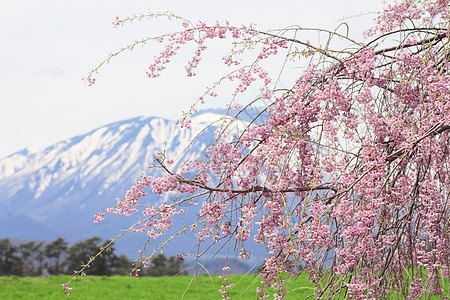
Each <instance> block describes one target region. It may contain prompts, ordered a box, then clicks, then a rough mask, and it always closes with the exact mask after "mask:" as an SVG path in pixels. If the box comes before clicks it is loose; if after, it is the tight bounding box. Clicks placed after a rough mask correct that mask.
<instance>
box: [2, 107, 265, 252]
mask: <svg viewBox="0 0 450 300" xmlns="http://www.w3.org/2000/svg"><path fill="white" fill-rule="evenodd" d="M223 116H224V110H209V111H205V112H203V113H201V114H198V115H195V116H194V117H192V118H191V127H190V128H189V129H185V128H184V129H183V128H180V126H178V125H177V124H176V122H174V121H170V120H166V119H163V118H158V117H138V118H134V119H130V120H125V121H120V122H116V123H112V124H109V125H106V126H103V127H100V128H97V129H95V130H92V131H91V132H89V133H87V134H85V135H80V136H77V137H74V138H71V139H68V140H65V141H62V142H59V143H56V144H54V145H52V146H50V147H47V148H45V149H42V150H30V149H24V150H22V151H19V152H17V153H14V154H12V155H10V156H8V157H5V158H3V159H0V205H1V207H2V209H1V210H0V238H12V239H33V240H47V241H52V240H54V239H56V238H57V237H63V238H66V239H67V240H69V241H70V242H76V241H79V240H81V239H85V238H90V237H92V236H94V235H98V236H100V237H102V238H104V239H108V238H111V237H113V236H116V235H118V234H119V233H120V232H121V230H123V229H126V228H128V227H129V226H131V225H133V224H134V223H135V222H136V221H137V220H138V219H139V218H140V217H141V216H138V215H136V216H133V217H124V216H115V215H114V216H112V215H109V214H107V216H106V217H105V220H104V221H102V222H100V223H99V224H94V223H93V219H92V216H93V215H95V214H96V213H98V212H99V211H101V210H103V209H105V208H108V207H112V206H114V205H115V204H116V198H118V197H119V198H120V197H123V196H124V195H125V193H126V191H127V190H128V188H129V187H131V186H132V185H133V184H134V180H135V178H138V177H139V176H140V174H141V172H142V171H147V169H148V168H147V167H148V166H149V165H150V164H151V163H152V162H153V161H154V156H155V155H156V154H157V153H159V152H160V151H163V150H166V151H165V154H166V157H168V158H171V159H174V160H175V164H176V162H177V161H178V162H182V161H187V160H191V159H194V158H198V157H201V156H202V155H203V154H204V153H205V150H206V149H207V146H208V145H210V144H211V142H212V141H213V140H214V139H215V133H214V130H215V129H216V128H217V127H218V126H220V125H221V124H223V122H216V123H214V121H217V120H218V119H221V118H223ZM257 116H258V118H261V116H260V115H259V114H258V112H257V111H248V112H246V113H245V114H242V115H240V116H239V120H240V121H235V122H233V123H232V126H230V128H229V132H230V131H231V133H234V134H239V132H241V131H242V130H243V129H244V128H245V127H246V126H247V125H248V124H249V123H248V122H249V121H251V120H253V118H254V117H257ZM212 123H214V125H213V126H210V127H208V126H209V125H211V124H212ZM206 127H208V128H207V129H205V128H206ZM194 138H195V139H194ZM150 175H154V174H152V173H150ZM164 197H167V195H161V196H160V195H154V194H151V193H149V194H148V195H147V196H146V197H145V198H146V199H145V201H146V202H147V203H151V204H153V205H154V204H159V203H161V202H162V201H165V200H167V199H166V198H164ZM191 215H192V214H191ZM191 217H192V218H193V219H192V220H187V221H188V222H189V221H193V220H195V218H196V216H195V215H192V216H191ZM180 218H181V217H180ZM177 222H178V223H181V222H182V221H180V220H178V221H177V220H175V219H174V227H177V225H180V224H178V223H177ZM180 226H181V225H180ZM146 239H147V236H146V235H145V234H132V233H130V234H128V235H127V237H126V238H125V239H123V240H119V241H118V242H117V243H116V248H117V252H118V253H125V254H127V255H128V256H129V257H130V258H135V257H136V251H137V250H139V249H141V247H142V245H143V244H144V242H145V241H146ZM194 240H195V237H186V236H183V238H182V239H175V240H173V242H171V247H170V249H169V251H167V249H165V252H166V253H168V254H169V255H174V254H176V253H178V251H179V250H180V249H181V248H183V247H184V248H186V247H188V248H187V249H189V248H190V246H191V245H192V243H193V241H194Z"/></svg>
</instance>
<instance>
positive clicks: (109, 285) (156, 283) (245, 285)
mask: <svg viewBox="0 0 450 300" xmlns="http://www.w3.org/2000/svg"><path fill="white" fill-rule="evenodd" d="M307 276H308V275H307V274H303V275H302V276H300V277H299V278H297V279H295V280H291V282H290V283H289V286H288V290H292V289H294V291H293V292H291V293H289V294H288V295H287V296H286V299H305V298H306V297H307V296H309V295H311V294H312V289H311V288H309V287H311V285H310V283H309V281H308V280H307V279H306V277H307ZM70 278H71V276H50V277H16V276H10V277H0V300H16V299H33V300H34V299H67V300H75V299H96V300H99V299H108V300H112V299H139V298H140V299H152V300H153V299H155V300H160V299H162V300H163V299H180V298H181V296H182V295H183V294H184V293H185V291H186V290H187V291H186V294H185V295H184V298H183V299H221V295H220V293H219V292H218V290H219V289H220V286H221V280H220V279H219V277H218V276H212V277H209V276H206V275H201V276H199V277H197V278H193V277H192V276H177V277H173V278H170V277H167V276H165V277H139V278H135V277H131V276H112V277H106V276H87V277H80V278H79V279H77V280H76V281H75V282H73V283H72V284H71V287H72V288H73V290H72V295H70V296H66V295H64V293H63V290H62V287H61V284H62V283H64V282H67V281H69V280H70ZM228 278H229V280H230V282H232V283H235V284H236V286H235V287H233V288H231V289H229V295H230V297H231V299H257V297H256V287H257V286H259V282H260V279H259V277H254V275H248V276H246V277H244V278H243V275H230V276H228ZM211 280H212V281H213V282H214V283H213V282H212V281H211ZM188 286H189V288H188ZM187 288H188V289H187ZM445 290H446V291H448V279H447V280H446V282H445ZM444 296H445V295H444ZM342 298H343V297H342ZM269 299H273V297H270V298H269ZM310 299H315V297H311V298H310ZM392 299H402V298H401V297H400V298H398V297H397V296H396V295H392ZM421 299H433V300H434V299H442V297H439V296H431V297H430V298H428V297H427V296H425V297H422V298H421Z"/></svg>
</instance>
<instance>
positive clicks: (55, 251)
mask: <svg viewBox="0 0 450 300" xmlns="http://www.w3.org/2000/svg"><path fill="white" fill-rule="evenodd" d="M108 243H109V241H108V240H106V241H104V242H103V241H102V239H101V238H99V237H97V236H94V237H92V238H89V239H85V240H82V241H79V242H77V243H75V244H73V245H72V246H70V247H69V242H68V241H66V240H65V239H63V238H58V239H56V240H54V241H52V242H49V243H45V242H36V241H30V242H26V243H22V244H19V245H16V244H14V243H12V242H11V241H10V240H9V239H0V276H9V275H16V276H45V275H63V274H68V275H72V274H73V270H76V269H78V268H79V266H80V264H83V263H86V262H88V261H89V259H90V256H91V254H92V253H95V252H97V251H98V250H99V248H100V247H105V246H106V245H107V244H108ZM180 267H181V263H180V262H179V261H177V260H176V258H175V257H169V258H167V257H165V256H164V255H159V256H157V257H155V260H154V263H153V264H152V265H150V267H149V268H146V269H145V270H143V271H144V272H142V273H141V274H140V275H148V276H163V275H175V274H177V273H178V272H179V269H180ZM131 268H132V262H131V261H130V260H129V259H128V257H126V256H125V255H123V254H122V255H116V254H115V248H114V247H112V246H110V247H109V249H108V251H104V252H103V255H102V256H101V257H98V258H97V259H96V260H95V263H94V264H93V265H92V266H90V267H89V268H87V269H86V270H85V273H86V274H87V275H106V276H111V275H128V274H129V273H130V270H131Z"/></svg>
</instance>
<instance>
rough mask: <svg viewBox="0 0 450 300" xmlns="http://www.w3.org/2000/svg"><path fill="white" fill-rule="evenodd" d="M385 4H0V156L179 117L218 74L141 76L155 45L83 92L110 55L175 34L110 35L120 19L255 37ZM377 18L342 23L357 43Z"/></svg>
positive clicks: (130, 29)
mask: <svg viewBox="0 0 450 300" xmlns="http://www.w3.org/2000/svg"><path fill="white" fill-rule="evenodd" d="M381 7H382V2H381V0H317V1H311V0H295V1H294V0H293V1H283V0H280V1H274V0H271V1H269V0H250V1H245V0H227V1H221V2H219V1H212V0H209V1H207V0H189V1H186V0H164V1H163V0H161V1H153V0H147V1H144V0H121V1H118V0H77V1H69V0H39V1H37V0H20V1H6V0H0V38H1V42H0V43H1V47H0V145H1V146H0V159H1V158H3V157H5V156H8V155H10V154H12V153H14V152H16V151H19V150H21V149H23V148H25V147H30V148H43V147H46V146H50V145H52V144H54V143H56V142H58V141H61V140H64V139H68V138H71V137H73V136H75V135H80V134H84V133H86V132H88V131H90V130H92V129H94V128H96V127H100V126H102V125H106V124H108V123H112V122H115V121H120V120H124V119H128V118H133V117H136V116H140V115H145V116H161V117H164V118H169V119H173V120H175V119H177V118H179V117H180V115H181V111H182V110H187V109H188V108H189V106H190V105H191V104H192V103H193V102H194V101H195V99H196V97H198V96H200V95H201V94H202V92H203V91H204V87H205V86H206V85H208V84H209V83H211V81H209V82H203V81H204V80H206V79H210V78H211V76H214V74H215V73H214V70H213V69H212V67H211V65H209V64H208V62H206V63H205V66H202V68H203V69H200V70H199V72H200V71H201V70H203V71H204V72H205V73H206V74H205V75H204V77H200V79H197V80H196V81H192V80H189V79H186V77H185V76H184V68H183V65H184V64H183V63H184V61H183V58H182V57H181V58H180V63H179V64H178V65H177V64H174V67H173V68H169V69H168V70H167V72H166V73H164V74H163V76H162V77H161V78H158V79H156V80H154V79H148V78H146V75H145V71H146V69H147V67H148V66H149V65H150V64H151V62H152V58H153V55H154V54H155V53H157V52H155V51H156V50H155V49H157V48H155V46H158V45H156V44H149V45H147V46H146V47H145V48H139V49H137V50H135V51H133V52H127V53H124V54H123V55H122V56H121V57H119V58H118V59H116V60H114V61H112V63H111V64H109V65H107V66H106V67H105V68H103V69H102V71H101V72H100V74H99V75H98V76H97V83H96V84H95V85H93V86H92V87H88V85H87V84H85V83H83V82H82V81H81V79H82V78H83V77H84V76H85V75H86V74H87V73H88V72H89V71H90V70H91V69H93V68H94V67H96V65H97V64H98V63H99V62H100V61H102V59H104V58H105V57H106V56H107V54H108V53H110V52H112V51H114V50H118V49H120V47H121V46H125V45H127V44H128V43H129V42H132V41H133V40H134V39H138V38H142V37H147V36H153V35H158V34H162V33H165V32H167V31H170V28H175V29H178V27H177V26H178V24H177V25H176V26H174V25H173V24H170V23H168V22H165V21H157V20H147V21H143V22H141V23H133V24H127V25H125V26H124V27H120V28H114V27H113V26H112V21H113V20H114V18H115V17H116V16H119V17H121V18H123V17H127V16H130V15H133V14H141V13H143V14H145V13H148V12H163V11H170V12H173V13H174V14H177V15H180V16H183V17H186V18H188V19H190V20H192V21H194V22H196V21H200V20H201V21H206V22H215V21H216V20H217V21H220V22H223V21H225V20H228V21H230V22H231V23H232V24H234V25H242V24H243V25H249V24H250V23H253V24H256V27H257V28H258V29H261V30H265V29H271V28H284V27H287V26H290V25H300V26H302V27H319V28H326V29H331V30H333V29H334V28H335V27H336V26H337V25H338V24H339V23H340V22H341V21H340V20H341V19H342V18H344V17H351V16H355V15H360V14H361V13H367V12H375V11H377V10H379V9H380V8H381ZM373 18H374V15H373V14H372V15H365V16H363V17H354V18H351V19H346V20H345V21H346V22H347V23H349V24H350V26H351V27H350V30H351V32H350V34H351V35H352V36H353V37H355V38H357V39H359V40H362V37H361V33H362V32H363V31H365V30H367V29H368V28H369V27H370V26H371V25H372V24H373V22H372V20H373ZM158 51H160V50H158ZM224 54H225V53H222V54H221V55H222V56H223V55H224ZM186 58H189V56H185V59H186ZM208 66H209V69H208ZM202 80H203V81H202ZM219 105H221V103H220V101H218V102H217V103H214V102H209V103H208V106H211V107H214V106H219Z"/></svg>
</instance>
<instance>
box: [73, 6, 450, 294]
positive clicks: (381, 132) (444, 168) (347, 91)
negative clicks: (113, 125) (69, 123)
mask: <svg viewBox="0 0 450 300" xmlns="http://www.w3.org/2000/svg"><path fill="white" fill-rule="evenodd" d="M449 2H450V1H448V0H419V1H417V0H405V1H403V2H401V3H399V4H395V5H389V6H387V7H386V9H385V10H383V11H382V12H380V13H378V16H377V17H376V25H375V26H374V27H373V28H372V29H370V30H369V31H368V32H366V34H365V36H364V38H363V39H362V40H363V41H362V42H358V41H355V40H353V39H351V38H349V37H348V35H347V34H346V33H345V32H344V33H342V32H341V31H339V30H337V31H335V32H330V31H326V30H318V29H314V31H317V32H318V33H320V34H325V35H328V36H329V40H328V42H327V43H326V45H314V43H313V42H309V41H307V40H302V39H301V38H299V36H301V34H300V33H302V32H304V31H308V30H309V31H311V30H313V29H303V28H299V27H288V28H285V29H283V30H274V31H259V30H258V29H256V28H254V27H253V26H249V27H244V26H241V27H235V26H232V25H231V24H229V23H225V24H219V23H217V24H213V25H208V24H205V23H201V22H200V23H198V24H194V23H191V22H189V21H188V20H185V19H183V18H181V17H178V16H175V15H172V14H169V13H165V14H149V15H140V16H134V17H132V18H127V19H117V20H116V21H115V22H114V23H115V25H116V26H122V25H124V24H125V23H127V22H131V21H134V20H137V19H139V20H140V19H145V18H161V17H166V18H169V19H172V20H173V21H174V22H180V25H181V26H182V28H181V30H180V31H178V32H174V33H169V34H167V35H162V36H157V37H152V38H147V39H143V40H142V41H137V42H135V43H134V44H132V45H130V46H128V47H126V48H124V49H122V50H121V51H119V52H117V53H113V54H111V55H110V56H109V57H108V58H107V59H106V60H105V61H104V62H102V63H101V64H100V66H99V68H100V67H101V66H102V65H103V64H104V63H107V62H109V61H110V60H111V59H112V58H113V57H114V56H115V55H117V54H119V53H120V52H122V51H124V50H127V49H132V48H134V47H135V46H137V45H139V44H144V43H149V42H151V41H153V42H154V43H155V44H158V43H160V44H161V45H163V47H164V50H163V51H162V52H161V53H160V54H159V55H157V56H156V57H155V58H154V60H153V63H152V64H151V65H150V66H149V68H148V71H147V74H148V77H158V76H160V75H161V73H162V72H163V71H164V69H165V68H166V66H167V64H168V63H169V62H170V60H172V59H173V58H174V57H175V56H176V55H177V54H178V52H179V51H180V49H182V48H183V47H188V45H189V47H191V46H192V45H194V46H195V49H196V50H195V53H194V56H193V57H192V58H191V59H190V60H189V61H188V62H187V63H186V67H185V71H186V74H187V76H195V75H196V74H195V72H196V70H197V69H198V66H199V65H200V64H201V61H202V57H203V55H204V53H205V51H206V50H207V43H209V42H210V41H211V40H220V39H226V40H230V44H231V47H230V48H231V50H230V52H228V54H226V55H225V57H224V59H223V60H224V63H225V64H226V65H227V66H229V68H230V72H229V73H228V74H227V75H226V76H223V77H219V79H218V81H216V82H215V83H213V84H212V85H210V86H209V87H208V88H207V90H206V92H205V93H204V94H203V95H201V96H200V97H199V98H198V99H197V102H196V103H194V105H193V106H192V107H191V109H190V111H188V112H187V113H185V114H184V115H183V117H182V118H181V120H179V125H180V126H181V127H189V126H190V118H191V117H192V115H193V114H195V112H196V111H197V110H198V109H201V103H203V102H204V101H208V100H209V98H213V97H215V96H217V93H220V84H221V83H222V82H228V81H229V82H231V83H232V84H234V87H235V90H234V92H233V93H232V94H231V95H230V99H231V101H230V105H229V109H228V113H227V116H225V117H224V118H223V119H221V120H220V123H219V125H216V127H215V130H216V137H217V139H216V140H215V141H214V142H213V143H211V145H210V146H209V148H208V149H207V152H206V154H205V153H200V152H199V155H198V157H197V158H196V159H193V160H190V161H185V162H175V163H174V161H173V158H170V157H166V156H165V155H164V153H161V154H160V155H158V156H157V157H155V163H154V165H152V166H151V168H152V169H157V170H158V172H159V174H160V175H159V176H148V175H147V174H143V175H142V176H141V177H140V178H138V179H137V180H136V184H135V186H133V187H131V188H130V190H129V191H128V192H127V193H126V195H125V196H124V197H123V198H120V199H118V202H117V205H116V206H114V207H112V208H109V209H106V210H105V211H102V212H100V213H98V214H97V215H96V216H95V221H96V222H99V221H101V220H103V218H104V217H105V214H108V213H110V214H117V215H127V216H129V215H133V214H141V215H143V216H145V219H144V220H143V221H141V222H140V223H138V224H136V225H135V226H133V227H131V228H130V229H128V231H135V232H144V233H146V234H147V235H148V236H149V238H150V239H153V238H159V237H161V236H163V235H164V234H165V232H166V231H167V230H168V229H169V228H170V227H171V225H172V219H173V218H177V217H178V216H176V215H177V214H181V215H183V214H185V213H189V211H187V212H184V210H183V209H182V208H181V206H182V205H184V206H186V205H187V204H188V203H191V204H195V202H196V201H198V203H199V204H200V205H199V210H197V212H198V215H199V217H198V220H197V222H196V223H195V224H186V226H185V227H184V228H178V230H179V231H178V233H180V234H181V233H187V232H191V231H193V232H194V233H195V235H196V237H197V239H198V241H199V243H201V242H203V243H207V244H208V246H207V247H206V249H208V247H213V246H215V245H216V246H217V245H218V246H220V247H224V246H226V245H227V244H236V245H238V247H237V248H236V249H237V250H236V251H237V252H238V253H239V256H240V258H241V259H248V258H249V257H250V256H251V253H250V252H249V251H247V250H246V248H245V247H246V245H248V244H249V243H257V244H262V245H264V246H265V247H266V249H267V255H266V257H265V258H264V267H263V268H261V269H260V273H259V276H260V279H261V286H260V287H259V288H258V291H257V292H258V293H259V296H260V299H265V298H269V297H271V298H272V297H273V298H275V299H284V296H285V295H286V294H287V293H288V292H289V291H288V290H287V289H286V282H287V281H288V280H289V278H295V277H296V276H298V275H299V274H300V273H301V272H307V273H308V274H309V277H308V278H309V279H310V280H311V282H312V283H313V284H314V286H315V287H314V290H313V291H312V294H313V295H315V296H316V297H317V298H318V299H331V298H334V297H336V298H339V295H341V297H342V295H345V296H344V297H347V298H351V299H385V298H389V297H391V296H394V295H395V296H396V297H397V296H401V297H404V298H407V299H417V298H419V297H420V296H423V295H430V294H432V295H443V294H446V293H448V286H447V287H445V284H444V278H448V274H449V267H450V255H449V254H450V244H449V243H450V241H449V228H450V218H449V193H450V188H449V183H450V177H449V174H450V173H449V171H450V170H449V164H450V157H449V147H448V146H449V137H450V136H449V129H450V101H449V100H450V72H449V68H450V40H449V38H450V29H449V28H450V27H449V26H450V24H449V21H450V8H449V7H450V6H449ZM280 58H281V60H280ZM277 59H278V61H279V62H280V61H281V64H282V67H281V68H280V69H281V71H280V69H279V70H278V71H273V69H270V67H268V66H269V65H270V63H271V62H273V61H277ZM97 71H98V68H97V69H95V70H94V71H93V72H92V73H90V74H89V76H88V77H87V78H86V80H87V81H88V82H89V83H90V84H93V83H94V82H95V79H94V77H93V76H94V74H95V73H96V72H97ZM283 76H284V77H283ZM281 77H283V78H284V80H285V81H284V84H283V85H281V84H280V82H281V79H280V78H281ZM290 79H292V80H291V81H289V80H290ZM286 82H290V85H289V86H287V85H286ZM254 87H256V88H257V90H258V91H259V94H258V97H257V98H256V99H255V100H253V101H251V102H249V101H247V103H249V104H248V105H246V106H245V107H243V108H239V107H238V106H239V105H238V103H239V100H238V99H240V98H239V97H248V95H249V91H250V89H253V88H254ZM255 108H260V110H259V113H258V114H256V113H255ZM246 111H247V112H248V111H251V114H252V115H253V116H255V118H254V119H253V121H248V122H246V123H245V124H246V127H245V129H244V130H241V131H240V132H236V131H235V130H230V128H232V127H233V124H235V123H236V122H239V120H240V117H241V116H243V115H244V114H245V113H246ZM247 115H248V114H247ZM261 120H262V121H261ZM148 193H154V194H167V193H171V194H176V195H177V197H175V198H171V199H174V200H173V201H169V202H166V203H164V204H161V205H160V206H152V204H151V203H148V202H146V198H145V195H146V194H148ZM180 217H181V216H180ZM178 233H177V234H176V235H175V236H170V237H168V238H167V241H168V242H170V240H171V239H173V238H176V237H177V235H178ZM163 245H165V243H163ZM158 250H159V249H158V248H157V249H155V252H156V251H158ZM155 252H153V253H155ZM204 253H205V252H204V251H203V253H197V254H196V256H195V258H197V257H200V256H201V255H202V254H204ZM151 258H152V255H150V256H148V257H141V264H142V265H144V266H145V265H148V264H149V260H151ZM180 259H183V258H182V257H181V254H180ZM299 266H302V268H299ZM228 269H229V268H228V267H227V266H224V276H222V280H223V281H224V283H223V285H222V287H221V289H220V292H221V293H222V295H223V298H224V299H229V296H228V294H227V289H229V288H230V287H231V286H232V285H233V284H232V283H230V282H228V279H227V277H226V273H227V271H228ZM135 271H137V270H135ZM69 283H70V282H69ZM65 288H68V285H65ZM267 288H271V291H272V292H271V293H270V294H269V292H268V291H269V289H267ZM273 290H275V292H273Z"/></svg>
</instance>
